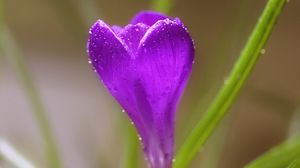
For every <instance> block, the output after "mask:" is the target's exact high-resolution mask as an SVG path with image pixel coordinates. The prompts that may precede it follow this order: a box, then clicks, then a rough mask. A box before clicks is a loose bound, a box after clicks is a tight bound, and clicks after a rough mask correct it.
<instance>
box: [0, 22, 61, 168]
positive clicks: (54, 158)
mask: <svg viewBox="0 0 300 168" xmlns="http://www.w3.org/2000/svg"><path fill="white" fill-rule="evenodd" d="M0 33H1V36H0V45H1V46H2V47H3V51H4V55H5V56H6V57H7V59H8V61H9V63H10V64H11V65H12V67H13V69H14V70H15V72H16V74H17V76H18V78H19V80H20V83H21V85H22V87H23V89H24V91H25V93H26V95H27V98H28V101H29V103H30V104H31V107H32V110H33V115H34V117H35V119H36V121H37V126H38V128H39V130H40V132H41V134H42V138H43V140H44V143H45V147H46V155H47V158H48V162H49V167H51V168H60V167H61V164H60V160H59V154H58V150H57V146H56V143H55V140H54V135H53V133H52V131H51V127H50V123H49V121H48V119H47V115H46V110H45V108H44V105H43V103H42V100H41V98H40V95H39V93H38V91H37V89H36V87H35V85H34V82H33V80H32V78H31V76H30V73H29V71H28V68H27V66H26V64H25V61H24V58H23V57H22V55H21V53H20V52H19V49H18V47H17V44H16V42H15V41H14V38H13V36H12V34H11V32H10V31H9V29H8V28H6V27H4V28H3V31H2V32H0Z"/></svg>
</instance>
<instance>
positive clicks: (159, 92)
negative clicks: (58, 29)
mask: <svg viewBox="0 0 300 168" xmlns="http://www.w3.org/2000/svg"><path fill="white" fill-rule="evenodd" d="M87 49H88V54H89V58H90V63H91V64H92V65H93V68H94V70H95V72H97V74H98V75H99V77H100V78H101V81H102V82H103V83H104V85H105V86H106V87H107V89H108V90H109V92H110V93H111V94H112V95H113V96H114V97H115V99H116V100H117V101H118V102H119V103H120V105H121V106H122V107H123V108H124V110H125V111H126V112H127V114H128V116H129V117H130V118H131V120H132V122H133V123H134V125H135V126H136V128H137V130H138V133H139V134H140V137H141V140H142V143H143V146H144V152H145V155H146V159H147V160H148V162H149V167H151V168H171V167H172V158H173V144H174V123H175V111H176V105H177V103H178V101H179V99H180V97H181V95H182V93H183V90H184V88H185V86H186V83H187V80H188V78H189V76H190V72H191V69H192V64H193V60H194V45H193V41H192V39H191V37H190V35H189V33H188V31H187V29H186V27H185V26H184V25H183V23H182V22H181V21H180V20H179V19H178V18H175V19H171V18H168V17H167V16H165V15H163V14H160V13H157V12H152V11H143V12H140V13H139V14H137V15H136V16H135V17H134V18H133V19H132V21H131V23H130V24H129V25H127V26H125V27H119V26H109V25H108V24H106V23H104V22H103V21H102V20H98V21H97V22H96V23H95V24H94V25H93V26H92V27H91V29H90V35H89V40H88V44H87Z"/></svg>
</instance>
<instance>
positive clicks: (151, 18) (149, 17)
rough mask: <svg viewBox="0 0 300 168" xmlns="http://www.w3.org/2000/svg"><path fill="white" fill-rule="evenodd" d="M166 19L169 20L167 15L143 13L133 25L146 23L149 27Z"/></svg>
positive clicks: (139, 14) (136, 18)
mask: <svg viewBox="0 0 300 168" xmlns="http://www.w3.org/2000/svg"><path fill="white" fill-rule="evenodd" d="M166 18H168V17H167V16H166V15H164V14H162V13H159V12H154V11H142V12H139V13H138V14H137V15H136V16H135V17H134V18H133V19H132V20H131V24H137V23H144V24H146V25H148V26H152V25H153V24H154V23H156V22H157V21H159V20H164V19H166Z"/></svg>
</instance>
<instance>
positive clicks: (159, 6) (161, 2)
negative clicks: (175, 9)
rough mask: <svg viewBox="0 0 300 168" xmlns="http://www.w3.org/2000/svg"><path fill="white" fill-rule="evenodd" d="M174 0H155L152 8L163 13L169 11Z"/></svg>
mask: <svg viewBox="0 0 300 168" xmlns="http://www.w3.org/2000/svg"><path fill="white" fill-rule="evenodd" d="M172 1H173V0H153V3H152V9H154V10H156V11H160V12H163V13H169V12H170V10H171V4H172Z"/></svg>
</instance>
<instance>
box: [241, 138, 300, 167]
mask: <svg viewBox="0 0 300 168" xmlns="http://www.w3.org/2000/svg"><path fill="white" fill-rule="evenodd" d="M297 159H300V138H297V139H295V140H293V141H291V142H286V143H283V144H281V145H279V146H276V147H274V148H273V149H271V150H270V151H268V152H266V153H265V154H263V155H262V156H260V157H259V158H257V159H256V160H254V161H252V162H251V163H250V164H248V165H247V166H246V167H245V168H283V167H288V166H290V165H293V164H291V162H295V163H294V164H296V162H297Z"/></svg>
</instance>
